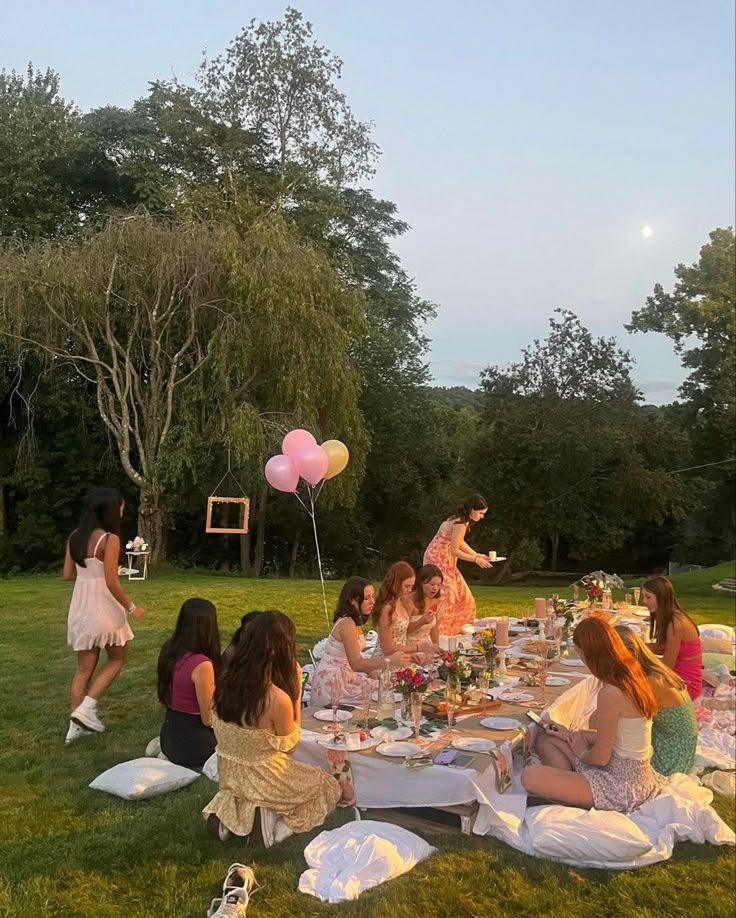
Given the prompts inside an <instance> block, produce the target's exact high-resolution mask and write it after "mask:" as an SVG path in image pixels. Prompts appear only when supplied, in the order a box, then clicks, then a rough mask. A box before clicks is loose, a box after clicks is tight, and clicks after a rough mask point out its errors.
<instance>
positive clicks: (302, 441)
mask: <svg viewBox="0 0 736 918" xmlns="http://www.w3.org/2000/svg"><path fill="white" fill-rule="evenodd" d="M316 444H317V441H316V440H315V439H314V437H313V436H312V435H311V433H310V432H309V431H308V430H301V429H300V428H297V429H296V430H290V431H289V433H288V434H287V435H286V436H285V437H284V442H283V443H282V444H281V451H282V453H283V454H284V455H285V456H288V457H289V459H291V461H292V462H296V457H297V456H298V455H299V453H300V452H301V451H302V450H303V449H304V447H305V446H316Z"/></svg>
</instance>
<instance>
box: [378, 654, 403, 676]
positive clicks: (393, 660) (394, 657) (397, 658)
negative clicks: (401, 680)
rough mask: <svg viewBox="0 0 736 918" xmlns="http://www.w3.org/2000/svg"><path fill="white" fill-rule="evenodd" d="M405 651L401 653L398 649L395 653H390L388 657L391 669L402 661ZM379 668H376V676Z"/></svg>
mask: <svg viewBox="0 0 736 918" xmlns="http://www.w3.org/2000/svg"><path fill="white" fill-rule="evenodd" d="M404 657H406V654H405V653H402V652H401V651H400V650H397V651H396V653H392V654H391V656H390V657H389V658H388V659H389V663H390V664H391V669H398V667H399V666H401V665H402V664H403V662H404ZM379 673H380V670H376V677H378V675H379Z"/></svg>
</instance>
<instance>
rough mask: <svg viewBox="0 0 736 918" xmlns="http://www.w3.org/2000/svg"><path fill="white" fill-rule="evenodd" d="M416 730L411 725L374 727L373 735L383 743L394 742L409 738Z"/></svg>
mask: <svg viewBox="0 0 736 918" xmlns="http://www.w3.org/2000/svg"><path fill="white" fill-rule="evenodd" d="M413 732H414V731H413V730H412V728H411V727H394V728H393V729H391V727H374V728H373V729H372V730H371V736H372V737H374V739H378V740H381V742H382V743H384V742H385V743H393V742H396V741H397V740H403V739H408V738H409V737H410V736H411V735H412V733H413Z"/></svg>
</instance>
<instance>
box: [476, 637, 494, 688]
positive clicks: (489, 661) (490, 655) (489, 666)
mask: <svg viewBox="0 0 736 918" xmlns="http://www.w3.org/2000/svg"><path fill="white" fill-rule="evenodd" d="M478 647H479V648H480V650H482V651H483V656H484V657H485V658H486V670H485V671H486V673H488V675H489V676H491V677H493V676H494V675H495V672H496V635H495V633H494V632H493V631H491V630H490V629H489V628H485V629H484V630H483V631H481V632H480V633H479V634H478Z"/></svg>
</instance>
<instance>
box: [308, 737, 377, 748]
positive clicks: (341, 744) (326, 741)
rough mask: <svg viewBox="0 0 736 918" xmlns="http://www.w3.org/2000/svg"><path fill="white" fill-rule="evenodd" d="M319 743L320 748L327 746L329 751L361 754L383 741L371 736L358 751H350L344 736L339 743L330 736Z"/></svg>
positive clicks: (319, 740) (321, 738)
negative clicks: (362, 751) (362, 750)
mask: <svg viewBox="0 0 736 918" xmlns="http://www.w3.org/2000/svg"><path fill="white" fill-rule="evenodd" d="M317 742H318V743H319V744H320V746H325V747H326V748H327V749H336V750H337V751H338V752H360V751H361V749H372V748H373V747H374V746H377V745H378V744H379V743H380V742H381V741H380V740H378V739H375V738H373V737H370V736H369V737H367V738H366V739H364V740H363V742H362V743H361V744H360V747H359V748H358V749H348V747H347V745H346V743H345V737H344V736H341V737H340V738H339V739H338V741H337V742H335V741H334V739H333V738H332V737H330V736H320V738H319V739H318V740H317Z"/></svg>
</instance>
